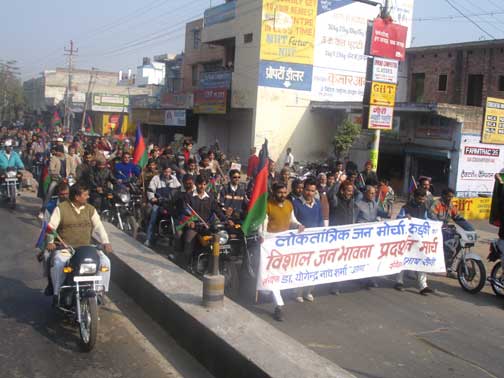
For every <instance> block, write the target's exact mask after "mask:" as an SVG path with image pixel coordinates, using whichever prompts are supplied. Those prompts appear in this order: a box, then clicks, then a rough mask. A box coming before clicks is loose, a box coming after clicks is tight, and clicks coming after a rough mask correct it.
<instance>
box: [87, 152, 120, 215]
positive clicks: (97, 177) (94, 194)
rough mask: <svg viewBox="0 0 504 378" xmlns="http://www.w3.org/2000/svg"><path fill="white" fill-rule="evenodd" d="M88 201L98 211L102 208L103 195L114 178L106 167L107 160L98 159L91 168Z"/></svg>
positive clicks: (112, 183)
mask: <svg viewBox="0 0 504 378" xmlns="http://www.w3.org/2000/svg"><path fill="white" fill-rule="evenodd" d="M89 181H90V185H89V188H90V201H89V202H90V203H91V204H92V205H93V206H94V207H95V208H96V209H97V210H98V211H99V212H101V211H102V210H103V205H104V201H103V195H104V194H105V192H106V189H107V188H108V186H109V185H110V184H111V185H114V184H115V183H116V179H115V177H114V175H113V174H112V172H111V171H110V169H109V168H108V167H107V162H106V161H105V160H103V159H99V160H98V161H97V162H96V167H94V168H93V169H92V170H91V175H90V180H89Z"/></svg>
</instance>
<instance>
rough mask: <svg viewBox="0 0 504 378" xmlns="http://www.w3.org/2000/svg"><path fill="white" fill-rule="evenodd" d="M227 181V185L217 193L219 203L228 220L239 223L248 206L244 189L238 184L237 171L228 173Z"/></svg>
mask: <svg viewBox="0 0 504 378" xmlns="http://www.w3.org/2000/svg"><path fill="white" fill-rule="evenodd" d="M229 179H230V181H229V183H228V184H227V185H225V186H224V187H223V188H222V189H221V191H220V193H219V203H220V204H221V205H222V207H223V210H224V213H225V214H226V217H227V218H228V219H231V220H232V221H233V222H234V223H241V222H242V221H243V219H244V216H245V212H246V211H247V206H248V198H247V195H246V188H245V185H243V184H241V183H240V171H238V170H237V169H232V170H231V171H230V172H229Z"/></svg>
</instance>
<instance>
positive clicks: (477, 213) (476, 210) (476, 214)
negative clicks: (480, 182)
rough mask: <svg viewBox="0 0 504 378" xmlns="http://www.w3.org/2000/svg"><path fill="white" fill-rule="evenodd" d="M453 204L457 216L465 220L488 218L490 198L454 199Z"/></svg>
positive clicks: (490, 206)
mask: <svg viewBox="0 0 504 378" xmlns="http://www.w3.org/2000/svg"><path fill="white" fill-rule="evenodd" d="M453 203H454V205H455V206H456V207H457V210H458V212H459V214H460V215H461V216H463V217H464V218H465V219H467V220H488V219H489V217H490V209H491V208H492V198H491V197H487V198H484V197H476V198H454V199H453Z"/></svg>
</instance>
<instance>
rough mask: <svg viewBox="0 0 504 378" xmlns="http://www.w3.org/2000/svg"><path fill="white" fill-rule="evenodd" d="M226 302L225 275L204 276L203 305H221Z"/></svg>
mask: <svg viewBox="0 0 504 378" xmlns="http://www.w3.org/2000/svg"><path fill="white" fill-rule="evenodd" d="M223 302H224V276H222V275H220V274H219V275H217V276H214V275H210V274H205V275H204V276H203V306H205V307H214V308H215V307H220V306H222V304H223Z"/></svg>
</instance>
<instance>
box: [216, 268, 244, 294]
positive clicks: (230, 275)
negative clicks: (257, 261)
mask: <svg viewBox="0 0 504 378" xmlns="http://www.w3.org/2000/svg"><path fill="white" fill-rule="evenodd" d="M221 274H222V275H223V276H224V294H225V295H226V296H227V297H229V298H238V295H239V293H240V278H239V276H238V268H237V267H236V263H234V262H232V261H224V262H223V263H222V269H221Z"/></svg>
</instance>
